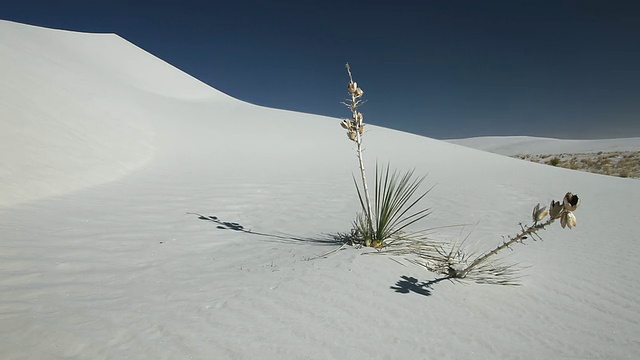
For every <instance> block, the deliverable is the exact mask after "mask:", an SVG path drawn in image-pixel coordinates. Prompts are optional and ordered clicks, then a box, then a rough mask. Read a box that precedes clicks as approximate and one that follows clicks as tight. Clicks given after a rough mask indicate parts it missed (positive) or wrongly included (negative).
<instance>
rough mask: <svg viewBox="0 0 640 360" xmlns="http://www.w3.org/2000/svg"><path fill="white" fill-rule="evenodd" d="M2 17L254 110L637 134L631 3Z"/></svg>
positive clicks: (41, 8)
mask: <svg viewBox="0 0 640 360" xmlns="http://www.w3.org/2000/svg"><path fill="white" fill-rule="evenodd" d="M0 18H1V19H4V20H11V21H17V22H22V23H28V24H33V25H39V26H45V27H54V28H62V29H69V30H75V31H86V32H113V33H116V34H118V35H120V36H122V37H124V38H125V39H127V40H129V41H131V42H132V43H134V44H136V45H137V46H139V47H141V48H143V49H145V50H147V51H149V52H151V53H152V54H154V55H156V56H158V57H160V58H162V59H164V60H165V61H167V62H169V63H171V64H172V65H174V66H176V67H178V68H180V69H182V70H183V71H185V72H187V73H189V74H191V75H193V76H195V77H196V78H198V79H200V80H202V81H204V82H206V83H208V84H209V85H211V86H213V87H215V88H217V89H219V90H221V91H223V92H225V93H227V94H229V95H232V96H234V97H236V98H239V99H241V100H244V101H248V102H251V103H254V104H259V105H264V106H269V107H275V108H281V109H289V110H296V111H302V112H307V113H314V114H322V115H328V116H334V117H342V116H348V111H347V109H346V108H345V107H344V106H343V105H341V104H340V101H342V100H343V99H344V98H345V97H346V95H347V93H346V81H347V79H348V78H347V74H346V71H345V68H344V64H345V63H346V62H349V63H350V64H351V67H352V70H353V73H354V77H355V80H356V81H358V83H359V84H360V85H361V87H362V88H363V89H364V91H365V98H366V99H367V101H368V102H367V103H366V104H365V105H364V106H363V107H362V112H363V113H364V115H365V121H366V122H369V123H373V124H377V125H382V126H385V127H389V128H394V129H399V130H403V131H407V132H412V133H416V134H420V135H425V136H429V137H433V138H440V139H446V138H460V137H470V136H484V135H531V136H548V137H558V138H575V139H584V138H610V137H636V136H640V3H638V2H635V1H616V0H612V1H588V0H585V1H578V0H575V1H565V0H557V1H546V0H539V1H524V0H522V1H521V0H511V1H498V0H496V1H479V0H475V1H473V0H471V1H456V0H436V1H429V0H422V1H396V2H392V1H361V0H353V1H303V0H298V1H289V0H284V1H277V0H271V1H243V0H238V1H234V0H227V1H216V0H211V1H191V0H181V1H160V0H158V1H119V0H111V1H103V0H67V1H29V0H26V1H12V2H10V3H9V4H3V7H2V9H0Z"/></svg>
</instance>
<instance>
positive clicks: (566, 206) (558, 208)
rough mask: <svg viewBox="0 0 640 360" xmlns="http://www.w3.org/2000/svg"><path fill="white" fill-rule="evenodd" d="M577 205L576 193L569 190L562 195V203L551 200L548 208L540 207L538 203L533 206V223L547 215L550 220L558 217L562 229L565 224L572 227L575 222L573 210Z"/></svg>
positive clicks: (578, 200) (578, 203)
mask: <svg viewBox="0 0 640 360" xmlns="http://www.w3.org/2000/svg"><path fill="white" fill-rule="evenodd" d="M578 205H580V199H579V198H578V195H575V194H573V193H570V192H568V193H567V194H566V195H565V196H564V198H563V199H562V203H561V202H560V201H555V200H552V201H551V204H550V205H549V210H547V208H546V206H545V207H543V208H540V204H539V203H538V205H536V206H535V207H534V208H533V214H532V217H533V221H534V224H537V223H538V222H540V221H542V220H543V219H544V218H545V217H546V216H547V215H549V216H550V220H556V219H560V225H561V226H562V228H563V229H564V228H565V227H567V226H568V227H569V229H572V228H573V227H574V226H576V224H577V220H576V216H575V215H574V214H573V212H574V211H575V210H576V209H577V208H578Z"/></svg>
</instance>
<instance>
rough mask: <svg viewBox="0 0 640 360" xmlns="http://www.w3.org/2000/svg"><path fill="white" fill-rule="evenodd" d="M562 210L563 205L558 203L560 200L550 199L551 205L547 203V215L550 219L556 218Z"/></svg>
mask: <svg viewBox="0 0 640 360" xmlns="http://www.w3.org/2000/svg"><path fill="white" fill-rule="evenodd" d="M562 210H564V207H563V205H562V204H561V203H560V201H554V200H551V205H549V215H550V216H551V218H552V219H557V218H558V217H560V214H561V213H562Z"/></svg>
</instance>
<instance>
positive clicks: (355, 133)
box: [340, 63, 373, 246]
mask: <svg viewBox="0 0 640 360" xmlns="http://www.w3.org/2000/svg"><path fill="white" fill-rule="evenodd" d="M346 68H347V73H349V84H348V85H347V90H348V91H349V96H350V99H348V100H347V102H343V104H344V105H346V106H347V107H348V108H349V110H351V118H350V119H343V121H342V123H341V124H340V125H342V127H343V128H344V129H346V130H347V136H348V137H349V139H350V140H351V141H353V142H355V143H356V147H357V149H356V152H357V154H358V165H359V167H360V177H361V179H362V190H363V192H364V196H361V194H360V190H359V188H358V186H357V184H356V189H358V195H360V202H361V205H362V207H363V208H365V222H366V224H365V225H366V226H367V228H368V229H369V231H370V232H371V233H373V211H372V210H371V197H370V196H369V189H368V188H367V175H366V173H365V171H364V160H363V157H362V135H363V134H364V121H363V119H364V116H363V115H362V113H361V112H360V111H358V107H359V106H361V105H362V104H363V103H364V101H363V100H362V95H363V94H364V91H362V89H361V88H359V87H358V83H356V82H355V81H353V76H352V75H351V67H350V66H349V63H347V65H346ZM354 181H355V179H354ZM363 197H364V202H365V203H362V200H363V199H362V198H363ZM368 245H369V244H367V246H368Z"/></svg>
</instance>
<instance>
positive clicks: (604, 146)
mask: <svg viewBox="0 0 640 360" xmlns="http://www.w3.org/2000/svg"><path fill="white" fill-rule="evenodd" d="M447 141H448V142H450V143H452V144H457V145H462V146H466V147H470V148H473V149H478V150H483V151H488V152H492V153H496V154H501V155H520V154H521V155H525V154H562V153H569V154H576V153H595V152H599V151H602V152H611V151H639V150H640V137H635V138H622V139H604V140H603V139H597V140H561V139H551V138H540V137H531V136H482V137H473V138H466V139H452V140H447Z"/></svg>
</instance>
